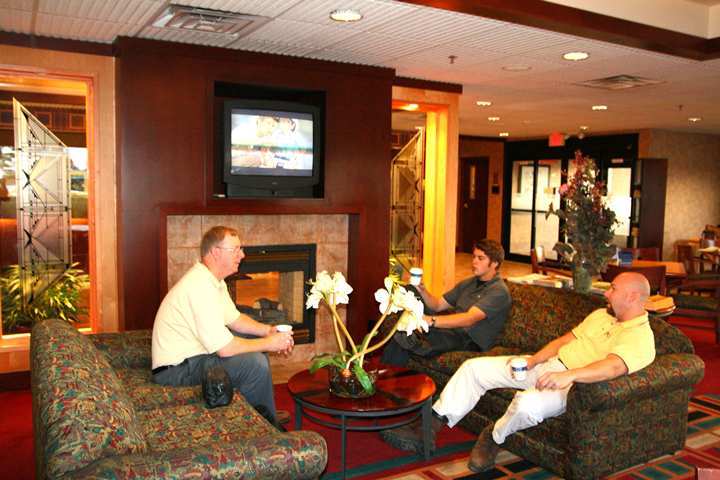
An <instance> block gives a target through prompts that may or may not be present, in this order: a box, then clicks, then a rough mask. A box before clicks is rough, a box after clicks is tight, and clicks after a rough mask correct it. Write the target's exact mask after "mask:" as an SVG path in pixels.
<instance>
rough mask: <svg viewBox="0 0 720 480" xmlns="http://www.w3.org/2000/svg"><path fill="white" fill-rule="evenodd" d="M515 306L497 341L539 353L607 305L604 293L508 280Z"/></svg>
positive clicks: (500, 343)
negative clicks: (574, 290) (523, 283)
mask: <svg viewBox="0 0 720 480" xmlns="http://www.w3.org/2000/svg"><path fill="white" fill-rule="evenodd" d="M508 288H509V290H510V295H511V296H512V308H511V310H510V315H509V316H508V319H507V321H506V322H505V329H504V331H503V333H502V335H501V336H500V338H499V339H498V342H497V344H498V345H500V346H503V347H512V348H516V349H518V350H519V351H522V352H536V351H538V350H539V349H540V348H542V347H543V346H545V345H546V344H548V343H549V342H550V341H551V340H554V339H556V338H557V337H559V336H561V335H564V334H566V333H567V332H569V331H570V330H571V329H572V328H573V327H574V326H575V325H577V324H579V323H580V322H581V321H582V320H583V319H584V318H585V316H586V315H587V314H589V313H590V312H592V311H593V310H596V309H598V308H602V307H604V306H606V305H607V301H606V300H605V298H604V297H602V296H601V295H582V294H579V293H575V292H572V291H569V290H563V289H560V288H548V287H540V286H536V285H518V284H515V283H508Z"/></svg>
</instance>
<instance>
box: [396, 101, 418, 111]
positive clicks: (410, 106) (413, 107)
mask: <svg viewBox="0 0 720 480" xmlns="http://www.w3.org/2000/svg"><path fill="white" fill-rule="evenodd" d="M418 108H420V105H418V104H417V103H408V104H405V105H403V106H401V107H400V109H401V110H406V111H408V112H414V111H415V110H417V109H418Z"/></svg>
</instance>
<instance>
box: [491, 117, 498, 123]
mask: <svg viewBox="0 0 720 480" xmlns="http://www.w3.org/2000/svg"><path fill="white" fill-rule="evenodd" d="M498 120H500V117H488V121H489V122H497V121H498Z"/></svg>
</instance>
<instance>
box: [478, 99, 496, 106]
mask: <svg viewBox="0 0 720 480" xmlns="http://www.w3.org/2000/svg"><path fill="white" fill-rule="evenodd" d="M475 105H477V106H478V107H489V106H490V105H492V102H488V101H487V100H478V101H477V102H475Z"/></svg>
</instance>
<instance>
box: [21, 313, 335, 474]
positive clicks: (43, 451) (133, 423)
mask: <svg viewBox="0 0 720 480" xmlns="http://www.w3.org/2000/svg"><path fill="white" fill-rule="evenodd" d="M30 355H31V377H32V399H33V430H34V437H35V462H36V477H37V478H38V479H44V478H60V477H62V478H108V479H117V478H131V477H132V478H246V479H305V478H317V477H319V476H320V474H321V473H322V472H323V470H324V468H325V465H326V463H327V446H326V444H325V440H324V439H323V438H322V437H321V436H320V435H318V434H317V433H314V432H309V431H297V432H290V433H280V432H278V431H277V430H276V429H275V428H274V427H273V426H272V425H270V424H269V423H268V422H267V421H266V420H265V419H264V418H262V417H261V416H260V415H258V414H257V413H256V412H255V410H254V409H253V408H252V407H251V406H250V405H249V404H248V403H247V402H246V401H245V399H244V398H243V397H242V395H240V394H239V393H236V394H235V398H234V399H233V402H232V403H231V404H230V405H229V406H227V407H222V408H216V409H212V410H210V409H207V408H205V405H204V403H203V400H202V394H201V393H200V389H199V387H163V386H160V385H156V384H154V383H152V382H151V378H150V376H151V373H150V331H136V332H126V333H114V334H100V335H88V336H85V335H82V334H80V333H79V332H78V331H77V330H76V329H75V328H73V327H72V326H71V325H69V324H67V323H65V322H63V321H61V320H47V321H44V322H40V323H38V324H36V325H35V327H34V328H33V331H32V336H31V351H30Z"/></svg>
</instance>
